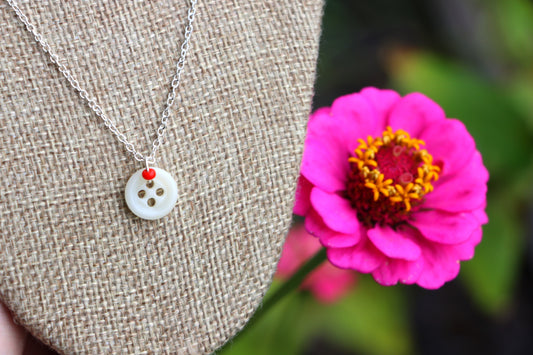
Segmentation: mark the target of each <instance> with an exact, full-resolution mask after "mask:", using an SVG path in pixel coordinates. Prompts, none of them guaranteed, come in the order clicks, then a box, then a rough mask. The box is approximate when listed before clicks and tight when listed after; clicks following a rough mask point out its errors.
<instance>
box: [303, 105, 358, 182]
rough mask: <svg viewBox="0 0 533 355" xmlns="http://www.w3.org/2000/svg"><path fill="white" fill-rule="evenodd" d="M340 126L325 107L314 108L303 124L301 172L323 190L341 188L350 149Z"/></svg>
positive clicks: (340, 122) (346, 171) (348, 167)
mask: <svg viewBox="0 0 533 355" xmlns="http://www.w3.org/2000/svg"><path fill="white" fill-rule="evenodd" d="M344 129H345V127H343V125H342V121H341V120H339V119H336V118H335V117H331V116H330V114H329V110H328V109H320V110H318V111H316V112H315V113H314V114H312V115H311V117H310V118H309V123H308V124H307V137H306V138H305V143H304V152H303V158H302V167H301V174H302V175H303V176H305V177H306V178H307V179H308V180H309V181H310V182H311V183H312V184H313V185H315V186H318V187H320V188H321V189H323V190H324V191H329V192H334V191H339V190H344V189H345V186H346V179H347V176H348V172H349V169H350V164H349V163H348V158H349V157H350V154H351V153H350V152H351V150H350V147H349V146H347V145H346V142H345V138H344V134H345V133H344ZM355 140H357V139H355Z"/></svg>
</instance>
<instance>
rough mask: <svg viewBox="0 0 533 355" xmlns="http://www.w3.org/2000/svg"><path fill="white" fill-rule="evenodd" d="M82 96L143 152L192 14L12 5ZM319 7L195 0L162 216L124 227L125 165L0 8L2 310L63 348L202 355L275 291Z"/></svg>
mask: <svg viewBox="0 0 533 355" xmlns="http://www.w3.org/2000/svg"><path fill="white" fill-rule="evenodd" d="M20 5H21V8H22V9H23V11H25V12H26V13H27V14H28V16H29V18H30V20H31V21H32V22H33V23H35V24H36V26H37V27H38V29H39V30H40V31H41V32H42V33H43V35H44V36H45V38H46V39H48V41H49V42H50V44H51V45H52V47H53V48H54V49H55V51H56V52H57V53H58V54H59V56H60V57H61V58H64V59H65V64H66V65H67V66H68V67H69V68H71V69H72V72H73V73H75V75H76V76H77V78H78V79H79V81H80V83H82V86H83V87H85V88H87V91H88V92H89V93H91V94H92V95H94V96H95V97H96V99H97V101H98V102H99V103H100V104H101V105H102V107H103V108H104V111H105V112H106V113H107V114H108V116H109V117H111V118H112V119H113V120H115V122H116V124H117V126H118V128H119V129H120V130H121V131H123V132H124V133H125V134H126V136H127V137H129V138H130V139H131V141H132V142H133V143H134V144H135V146H136V147H137V148H138V149H139V150H141V151H142V152H143V153H145V152H148V151H149V148H150V147H151V142H152V140H153V139H154V137H155V136H154V134H155V130H156V129H157V126H158V120H159V117H160V113H161V112H162V110H163V107H164V106H163V103H164V101H165V99H166V95H167V93H168V90H169V86H170V80H171V78H172V75H173V73H174V70H175V69H174V67H175V62H176V61H177V59H178V56H179V46H180V45H181V41H182V39H183V29H184V22H185V20H186V15H187V9H188V3H187V2H186V1H185V0H161V1H148V0H145V1H142V0H135V1H120V0H100V1H28V0H25V1H20ZM321 10H322V3H321V0H267V1H247V0H246V1H244V0H224V1H219V0H206V1H202V0H200V2H199V5H198V13H197V19H196V22H195V32H194V33H193V36H192V40H191V41H192V42H191V50H190V53H189V57H188V60H187V64H186V67H185V71H184V74H183V77H182V83H181V86H180V89H179V90H178V91H179V95H178V101H177V103H178V104H177V105H176V109H175V110H174V111H173V113H172V118H171V123H170V125H169V128H168V131H167V140H166V142H165V143H164V145H163V146H162V147H161V149H160V150H159V153H158V164H157V166H158V167H161V168H163V169H165V170H167V171H169V172H170V173H171V174H172V175H173V176H174V177H175V178H176V180H177V182H178V188H179V199H178V203H177V205H176V208H175V209H174V211H173V212H172V213H171V215H169V216H167V217H166V218H164V219H161V220H159V221H145V220H141V219H139V218H137V217H135V216H134V215H133V214H132V213H131V212H130V211H129V210H128V208H127V206H126V204H125V201H124V196H123V193H124V187H125V184H126V182H127V180H128V178H129V177H130V175H131V174H133V173H134V172H135V171H136V170H137V169H140V168H142V167H143V165H142V164H141V163H139V162H136V161H135V160H134V159H133V157H132V155H130V154H129V153H128V152H127V151H126V150H125V148H124V146H123V145H122V144H120V143H119V142H118V141H117V140H116V138H115V137H114V136H113V135H112V134H111V133H110V132H109V131H108V130H107V129H106V128H105V126H104V124H103V122H102V121H100V120H99V118H98V117H97V116H96V115H95V114H94V113H93V112H92V111H90V109H89V108H88V107H87V105H86V104H85V103H84V102H83V101H82V100H81V99H80V98H79V97H78V96H77V94H76V92H75V91H74V90H73V89H72V88H71V87H70V86H69V85H68V83H67V81H66V80H65V78H63V77H62V76H61V74H60V73H59V72H58V70H57V69H56V67H55V66H53V65H52V64H51V62H50V60H49V58H48V57H47V55H46V54H44V53H43V52H42V51H41V50H40V48H39V47H38V46H37V44H36V43H35V41H34V40H33V38H32V37H31V35H30V34H29V33H28V32H27V31H26V30H25V29H24V28H23V25H22V24H21V23H20V22H19V20H18V19H16V17H15V14H14V13H13V11H12V10H11V9H10V8H9V7H8V6H7V5H6V3H4V2H1V3H0V21H1V24H0V38H1V40H0V53H1V55H0V80H1V85H0V100H1V101H0V102H1V109H0V158H1V171H2V175H3V176H2V187H1V189H0V193H1V198H0V264H1V266H0V298H1V299H2V300H3V301H4V302H5V303H6V304H7V305H8V307H9V308H10V309H11V310H12V311H13V312H14V313H15V315H16V318H17V320H18V322H20V323H21V324H23V325H24V326H25V327H26V328H27V329H28V330H29V331H30V332H31V333H32V334H34V335H35V336H37V337H38V338H40V339H41V340H43V341H44V342H46V343H47V344H49V345H51V346H52V347H53V348H55V349H57V350H58V351H59V352H61V353H65V354H121V353H124V354H133V353H135V354H163V353H172V354H175V353H178V354H186V353H193V354H196V353H209V352H211V351H213V350H214V349H215V348H217V347H219V346H220V345H222V344H223V343H224V342H226V341H227V340H228V338H230V337H231V336H233V335H234V334H235V333H236V332H237V331H238V330H239V329H240V328H241V327H243V326H244V324H245V322H246V321H247V320H248V318H249V317H250V316H251V314H252V313H253V312H254V310H255V309H256V307H257V306H258V305H259V303H260V301H261V299H262V297H263V295H264V293H265V291H266V289H267V288H268V286H269V283H270V281H271V278H272V275H273V273H274V271H275V267H276V263H277V261H278V258H279V256H280V252H281V246H282V243H283V240H284V237H285V233H286V231H287V228H288V227H289V225H290V221H291V209H292V204H293V193H294V190H295V184H296V179H297V175H298V170H299V162H300V157H301V150H302V144H303V139H304V135H305V124H306V120H307V115H308V113H309V109H310V102H311V96H312V85H313V81H314V68H315V61H316V54H317V45H318V37H319V29H320V25H319V23H320V15H321Z"/></svg>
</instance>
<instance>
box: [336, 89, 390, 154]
mask: <svg viewBox="0 0 533 355" xmlns="http://www.w3.org/2000/svg"><path fill="white" fill-rule="evenodd" d="M331 114H332V115H333V116H334V117H335V118H342V119H343V120H344V121H343V122H344V131H343V133H344V136H345V139H346V143H348V144H351V145H350V151H353V150H354V149H355V148H357V146H358V145H359V144H358V143H357V139H358V138H366V137H367V136H368V135H371V136H376V135H381V133H382V132H383V130H384V129H385V126H384V123H385V122H384V121H383V120H381V119H380V118H379V117H378V114H377V111H376V109H375V108H374V107H373V105H372V104H371V103H370V101H369V100H368V99H367V98H366V97H365V96H363V95H362V94H359V93H355V94H349V95H344V96H341V97H339V98H337V99H336V100H335V101H334V102H333V104H332V105H331Z"/></svg>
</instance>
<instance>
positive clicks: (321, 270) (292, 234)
mask: <svg viewBox="0 0 533 355" xmlns="http://www.w3.org/2000/svg"><path fill="white" fill-rule="evenodd" d="M320 248H321V245H320V243H319V242H318V240H317V239H316V238H314V237H313V236H312V235H310V234H309V233H307V231H306V230H305V228H304V227H303V226H302V225H299V226H296V227H293V228H291V230H290V231H289V235H288V236H287V240H286V241H285V244H284V245H283V252H282V254H281V259H280V261H279V263H278V270H277V272H276V276H277V277H279V278H281V279H287V278H289V277H290V276H291V275H292V274H294V273H295V272H296V271H297V270H298V268H299V267H300V266H302V265H303V264H304V263H305V262H306V261H307V260H309V259H310V258H311V257H312V256H313V255H314V254H315V253H316V252H317V251H318V250H320ZM355 274H356V273H355V272H354V271H351V270H342V269H339V268H336V267H335V266H333V265H331V264H330V263H328V262H325V263H323V264H322V265H320V266H319V267H317V268H316V269H315V270H313V271H312V272H311V273H310V274H309V275H308V276H307V277H306V278H305V280H304V281H303V282H302V285H301V288H302V289H305V290H309V291H310V292H311V293H312V294H313V295H314V296H315V297H316V299H318V300H319V301H321V302H325V303H331V302H335V301H337V300H338V299H339V298H341V297H342V296H343V295H344V294H345V293H346V292H348V291H349V290H350V288H352V286H353V285H354V284H355V279H356V275H355Z"/></svg>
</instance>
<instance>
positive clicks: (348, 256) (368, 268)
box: [328, 236, 386, 273]
mask: <svg viewBox="0 0 533 355" xmlns="http://www.w3.org/2000/svg"><path fill="white" fill-rule="evenodd" d="M328 259H329V261H330V262H331V263H332V264H333V265H335V266H337V267H340V268H342V269H352V270H356V271H359V272H363V273H368V272H372V271H374V270H375V269H376V268H377V267H378V266H379V265H381V263H383V262H385V260H386V258H385V256H384V255H383V254H382V253H381V252H380V251H379V250H378V249H377V248H376V247H375V246H374V245H373V244H372V243H371V242H370V241H369V240H368V238H367V237H366V236H364V237H363V238H362V240H361V241H360V242H359V243H358V244H357V245H355V246H353V247H349V248H328Z"/></svg>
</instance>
